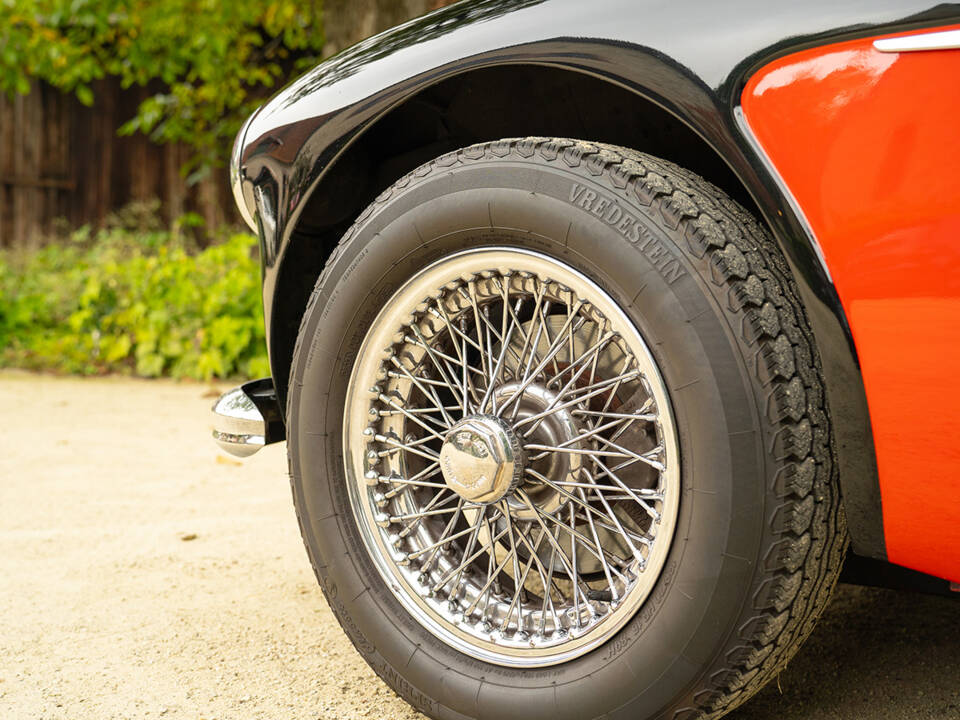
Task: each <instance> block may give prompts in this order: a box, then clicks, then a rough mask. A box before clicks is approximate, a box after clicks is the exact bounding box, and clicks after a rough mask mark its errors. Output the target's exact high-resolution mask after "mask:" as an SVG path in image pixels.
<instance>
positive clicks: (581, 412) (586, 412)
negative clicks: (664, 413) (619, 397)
mask: <svg viewBox="0 0 960 720" xmlns="http://www.w3.org/2000/svg"><path fill="white" fill-rule="evenodd" d="M611 397H612V395H611ZM571 414H572V415H584V416H587V417H602V418H618V419H620V420H643V421H645V422H654V421H655V420H656V419H657V416H656V415H652V414H643V413H636V414H633V415H630V414H627V413H615V412H602V411H597V410H574V411H573V412H572V413H571Z"/></svg>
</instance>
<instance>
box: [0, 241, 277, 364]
mask: <svg viewBox="0 0 960 720" xmlns="http://www.w3.org/2000/svg"><path fill="white" fill-rule="evenodd" d="M255 243H256V241H255V239H254V238H252V237H251V236H249V235H245V234H237V235H234V236H232V237H230V238H229V239H228V240H227V241H226V242H224V243H222V244H219V245H214V246H212V247H209V248H207V249H206V250H204V251H202V252H199V253H190V252H188V251H187V250H186V249H185V247H184V245H185V242H184V241H183V240H182V239H178V238H176V237H172V236H171V235H170V233H168V232H166V231H148V232H142V233H132V232H130V231H128V230H124V229H120V228H113V229H107V230H103V231H101V232H99V233H97V234H96V236H93V237H92V236H91V233H90V231H89V230H88V229H85V228H84V229H81V230H79V231H76V232H75V233H73V235H72V236H71V239H70V241H69V242H67V243H63V244H55V245H50V246H47V247H46V248H44V249H42V250H40V251H38V252H35V253H32V254H30V255H29V256H25V257H13V256H11V255H9V254H0V367H2V366H8V367H10V366H13V367H24V368H31V369H39V370H54V371H59V372H70V373H82V374H99V373H106V372H120V373H133V374H136V375H141V376H144V377H157V376H160V375H172V376H173V377H192V378H197V379H210V378H213V377H228V376H231V375H243V376H246V377H260V376H263V375H269V367H268V365H267V360H266V354H265V342H264V330H263V309H262V306H261V303H260V292H259V291H260V282H259V278H260V273H259V265H258V263H257V261H256V260H255V259H254V257H253V248H254V246H255Z"/></svg>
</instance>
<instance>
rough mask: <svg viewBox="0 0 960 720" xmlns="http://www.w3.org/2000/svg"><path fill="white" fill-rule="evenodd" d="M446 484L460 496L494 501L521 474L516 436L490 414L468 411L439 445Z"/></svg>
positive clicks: (518, 479) (510, 487)
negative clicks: (476, 413)
mask: <svg viewBox="0 0 960 720" xmlns="http://www.w3.org/2000/svg"><path fill="white" fill-rule="evenodd" d="M440 470H441V472H442V474H443V479H444V482H446V483H447V487H449V488H450V489H451V490H453V491H454V492H455V493H457V495H459V496H460V497H461V498H463V499H464V500H467V501H469V502H473V503H479V504H489V503H495V502H497V501H498V500H500V499H502V498H503V497H504V496H505V495H507V494H508V493H511V492H513V491H514V490H515V489H516V487H517V485H519V483H520V476H521V475H522V474H523V450H522V449H521V447H520V442H519V441H518V440H517V436H516V435H515V434H514V433H513V430H511V429H510V426H509V425H507V423H505V422H504V421H503V420H501V419H500V418H498V417H496V416H494V415H471V416H470V417H466V418H464V419H463V420H461V421H460V422H458V423H456V424H455V425H454V426H453V427H452V428H450V432H448V433H447V437H446V439H445V440H444V441H443V445H442V446H441V448H440Z"/></svg>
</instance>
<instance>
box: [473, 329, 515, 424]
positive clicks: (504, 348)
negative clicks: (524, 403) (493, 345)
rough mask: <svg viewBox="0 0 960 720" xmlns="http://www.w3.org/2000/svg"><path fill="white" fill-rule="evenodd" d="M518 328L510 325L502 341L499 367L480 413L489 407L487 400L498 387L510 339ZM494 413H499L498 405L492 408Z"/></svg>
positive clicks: (495, 369) (481, 404) (482, 403)
mask: <svg viewBox="0 0 960 720" xmlns="http://www.w3.org/2000/svg"><path fill="white" fill-rule="evenodd" d="M514 327H516V326H515V325H514V324H513V323H510V328H509V329H508V330H507V332H506V335H505V337H504V338H503V339H502V340H501V341H500V343H501V348H500V357H499V358H497V366H496V368H494V370H493V375H491V377H490V385H489V386H488V387H487V392H486V393H485V394H484V396H483V400H481V401H480V409H479V410H478V412H483V410H484V408H485V407H486V406H487V400H489V399H490V398H491V396H492V393H493V389H494V386H495V385H496V382H497V379H498V378H499V377H500V372H501V370H502V369H503V360H504V358H505V357H506V356H507V348H508V347H510V338H511V337H513V329H514ZM492 410H493V412H496V411H497V408H496V405H494V406H493V408H492Z"/></svg>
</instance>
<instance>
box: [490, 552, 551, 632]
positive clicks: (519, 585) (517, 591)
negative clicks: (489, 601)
mask: <svg viewBox="0 0 960 720" xmlns="http://www.w3.org/2000/svg"><path fill="white" fill-rule="evenodd" d="M542 542H543V533H540V537H539V539H538V540H537V544H536V546H535V547H536V549H537V550H539V549H540V543H542ZM511 554H512V555H513V557H514V567H516V568H517V570H516V572H517V576H516V577H515V578H514V591H513V599H512V600H511V601H510V607H508V608H507V614H506V615H505V616H504V618H503V622H502V623H500V632H503V631H505V630H506V629H507V626H508V625H509V624H510V616H511V615H513V608H514V607H516V608H517V630H520V629H521V628H522V627H523V610H522V608H521V607H520V596H521V595H522V594H523V593H524V589H523V586H524V585H525V584H526V582H527V576H528V575H529V574H530V568H532V567H533V558H534V556H535V555H536V553H531V555H530V559H529V560H527V566H526V567H525V568H524V570H523V576H522V577H521V576H520V574H519V568H520V564H519V563H518V562H516V557H517V550H516V546H513V549H512V553H511Z"/></svg>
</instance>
